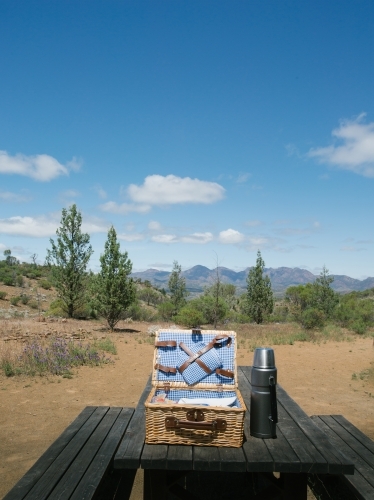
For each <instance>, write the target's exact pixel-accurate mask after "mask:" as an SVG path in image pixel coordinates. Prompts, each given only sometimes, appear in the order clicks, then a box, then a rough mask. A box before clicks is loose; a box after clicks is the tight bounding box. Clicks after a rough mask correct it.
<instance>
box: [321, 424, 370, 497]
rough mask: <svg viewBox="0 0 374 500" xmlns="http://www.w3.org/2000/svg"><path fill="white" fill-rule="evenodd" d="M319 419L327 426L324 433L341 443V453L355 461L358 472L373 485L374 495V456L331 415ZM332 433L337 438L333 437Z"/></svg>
mask: <svg viewBox="0 0 374 500" xmlns="http://www.w3.org/2000/svg"><path fill="white" fill-rule="evenodd" d="M319 419H320V420H321V421H322V422H323V423H324V424H325V427H324V429H323V430H324V431H325V432H326V434H328V436H329V437H330V436H331V439H334V442H336V443H339V445H340V446H341V448H340V449H341V451H342V453H344V454H345V455H346V456H347V457H348V458H350V459H351V460H353V462H354V464H355V469H356V472H359V473H360V474H361V475H362V476H363V477H364V478H365V480H366V481H367V482H368V483H369V484H370V485H371V487H372V491H373V495H374V468H373V467H374V456H373V454H372V453H371V452H370V451H369V450H368V449H367V448H366V447H365V446H363V445H362V444H361V443H360V442H358V441H356V439H355V438H354V437H353V436H352V434H350V433H349V432H348V431H347V430H346V429H345V428H344V427H342V426H341V425H340V423H339V422H337V421H336V420H335V419H334V418H333V417H332V416H330V415H319ZM332 432H333V433H334V434H335V436H333V435H332Z"/></svg>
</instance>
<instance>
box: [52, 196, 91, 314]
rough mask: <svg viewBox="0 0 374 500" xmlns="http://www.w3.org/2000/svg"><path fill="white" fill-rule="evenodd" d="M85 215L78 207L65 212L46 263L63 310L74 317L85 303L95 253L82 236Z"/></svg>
mask: <svg viewBox="0 0 374 500" xmlns="http://www.w3.org/2000/svg"><path fill="white" fill-rule="evenodd" d="M81 226H82V215H81V213H80V212H79V211H78V210H77V206H76V205H75V204H74V205H72V206H71V207H70V208H69V209H68V210H67V209H66V208H63V209H62V216H61V226H60V228H59V229H57V230H56V234H57V242H56V243H55V242H54V240H53V239H50V240H49V241H50V243H51V245H52V249H51V250H47V258H46V262H47V264H48V265H49V266H50V269H51V277H52V280H53V283H54V285H55V287H56V291H57V295H58V297H59V298H60V299H61V300H62V303H63V308H64V310H65V312H66V313H67V315H68V316H69V317H70V318H72V317H73V315H74V313H75V312H77V311H78V310H79V309H80V308H81V307H82V306H83V305H84V303H85V300H86V278H87V272H86V268H87V264H88V261H89V260H90V257H91V255H92V253H93V250H92V247H91V245H90V244H89V242H90V236H89V235H88V234H86V233H82V231H81Z"/></svg>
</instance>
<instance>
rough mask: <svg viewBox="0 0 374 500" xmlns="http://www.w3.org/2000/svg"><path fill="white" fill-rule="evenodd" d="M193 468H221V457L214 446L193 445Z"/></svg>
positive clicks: (211, 469) (214, 469) (202, 469)
mask: <svg viewBox="0 0 374 500" xmlns="http://www.w3.org/2000/svg"><path fill="white" fill-rule="evenodd" d="M193 468H194V470H201V471H217V470H221V457H220V454H219V450H218V448H216V447H214V446H194V447H193Z"/></svg>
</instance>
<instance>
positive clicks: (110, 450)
mask: <svg viewBox="0 0 374 500" xmlns="http://www.w3.org/2000/svg"><path fill="white" fill-rule="evenodd" d="M120 410H121V412H120V414H119V416H118V418H117V419H116V421H115V422H114V424H113V426H112V428H111V429H110V431H109V433H108V435H107V436H106V438H105V441H104V442H103V444H102V445H101V447H100V449H99V451H98V452H97V454H96V456H95V458H94V459H93V460H92V462H91V464H90V466H89V467H88V469H87V471H86V473H85V474H84V476H83V477H82V479H81V481H80V482H79V485H78V486H77V488H76V489H75V491H74V493H73V495H72V497H71V499H72V500H88V499H91V498H93V497H94V495H95V492H96V491H97V490H98V488H99V486H100V483H101V481H102V479H103V477H104V475H105V474H106V472H107V471H108V469H109V466H110V464H111V463H112V461H113V456H114V453H115V451H116V449H117V447H118V445H119V443H120V441H121V439H122V436H123V434H124V432H125V430H126V428H127V426H128V424H129V421H130V419H131V417H132V415H133V413H134V409H133V408H123V409H120ZM135 472H136V471H134V474H133V476H132V480H134V477H135ZM121 479H123V478H121ZM127 479H128V482H129V483H131V478H130V477H129V478H127ZM131 484H132V483H131ZM127 490H129V491H131V485H130V487H127Z"/></svg>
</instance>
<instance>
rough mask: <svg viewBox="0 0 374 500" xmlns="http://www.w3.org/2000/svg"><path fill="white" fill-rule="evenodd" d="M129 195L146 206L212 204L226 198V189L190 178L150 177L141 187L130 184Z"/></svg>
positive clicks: (214, 183) (171, 176)
mask: <svg viewBox="0 0 374 500" xmlns="http://www.w3.org/2000/svg"><path fill="white" fill-rule="evenodd" d="M127 193H128V195H129V196H130V198H131V199H132V201H134V202H136V203H142V204H146V205H174V204H183V203H202V204H211V203H215V202H217V201H219V200H221V199H222V198H223V197H224V194H225V189H224V188H223V187H222V186H221V185H220V184H217V183H216V182H207V181H201V180H199V179H191V178H190V177H183V178H182V177H177V176H176V175H167V176H162V175H149V176H148V177H146V178H145V180H144V183H143V184H142V185H141V186H137V185H136V184H130V186H129V187H128V189H127Z"/></svg>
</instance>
